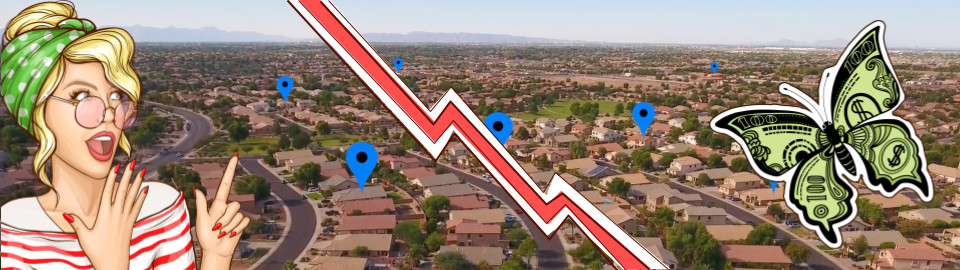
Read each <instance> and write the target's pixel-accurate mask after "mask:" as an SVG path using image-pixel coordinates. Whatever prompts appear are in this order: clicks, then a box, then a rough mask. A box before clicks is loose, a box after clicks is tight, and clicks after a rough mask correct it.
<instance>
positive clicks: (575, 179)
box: [560, 173, 583, 184]
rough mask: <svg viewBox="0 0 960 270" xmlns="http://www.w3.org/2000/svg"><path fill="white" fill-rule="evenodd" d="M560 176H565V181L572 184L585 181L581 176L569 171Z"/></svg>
mask: <svg viewBox="0 0 960 270" xmlns="http://www.w3.org/2000/svg"><path fill="white" fill-rule="evenodd" d="M560 177H561V178H563V181H566V182H567V183H570V184H573V183H576V182H579V181H583V179H580V177H577V176H576V175H572V174H569V173H563V174H561V175H560Z"/></svg>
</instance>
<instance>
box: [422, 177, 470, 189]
mask: <svg viewBox="0 0 960 270" xmlns="http://www.w3.org/2000/svg"><path fill="white" fill-rule="evenodd" d="M415 180H416V181H417V182H419V183H420V185H421V186H423V187H424V188H430V187H436V186H444V185H452V184H456V183H460V178H458V177H457V175H456V174H453V173H444V174H437V175H430V176H423V177H419V178H416V179H415Z"/></svg>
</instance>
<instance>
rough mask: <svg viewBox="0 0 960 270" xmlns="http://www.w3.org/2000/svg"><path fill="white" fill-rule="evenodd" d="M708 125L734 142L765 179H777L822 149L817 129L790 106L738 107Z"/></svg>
mask: <svg viewBox="0 0 960 270" xmlns="http://www.w3.org/2000/svg"><path fill="white" fill-rule="evenodd" d="M711 125H712V126H713V129H714V130H716V131H719V132H723V133H726V134H727V135H730V136H731V137H733V138H735V139H737V142H738V143H739V144H740V145H741V146H742V147H743V149H744V152H745V153H747V155H746V156H747V158H748V159H750V161H751V162H752V163H753V164H754V165H755V166H754V168H757V169H758V170H759V172H760V173H762V174H766V175H767V176H769V177H767V178H780V176H782V175H784V174H785V173H786V172H787V171H789V170H790V169H792V168H793V167H795V166H796V165H797V164H800V163H802V162H803V161H804V160H806V159H808V158H809V157H810V156H811V154H812V153H814V152H817V151H818V150H819V149H820V148H822V145H824V142H822V141H821V137H823V138H824V140H825V136H821V133H822V131H821V130H820V126H819V125H817V123H816V122H815V121H814V120H813V119H812V118H810V116H808V115H807V114H805V113H803V112H802V111H800V109H798V108H794V107H786V106H769V105H760V106H746V107H741V108H737V109H733V110H729V111H726V112H724V113H722V114H720V115H718V116H717V117H716V118H714V120H713V122H712V123H711ZM784 180H785V179H784Z"/></svg>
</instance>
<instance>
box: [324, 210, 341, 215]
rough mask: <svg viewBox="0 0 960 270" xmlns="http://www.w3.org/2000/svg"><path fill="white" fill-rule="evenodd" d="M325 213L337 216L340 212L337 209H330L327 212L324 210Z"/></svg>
mask: <svg viewBox="0 0 960 270" xmlns="http://www.w3.org/2000/svg"><path fill="white" fill-rule="evenodd" d="M324 214H327V215H328V216H337V215H340V212H339V211H337V210H328V211H327V212H324Z"/></svg>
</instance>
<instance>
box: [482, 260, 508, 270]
mask: <svg viewBox="0 0 960 270" xmlns="http://www.w3.org/2000/svg"><path fill="white" fill-rule="evenodd" d="M501 268H503V267H501ZM477 270H493V266H492V265H490V263H488V262H487V261H486V260H483V261H480V262H479V263H477Z"/></svg>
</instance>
